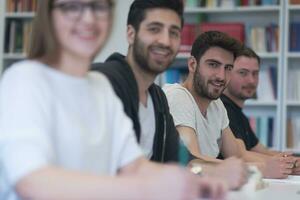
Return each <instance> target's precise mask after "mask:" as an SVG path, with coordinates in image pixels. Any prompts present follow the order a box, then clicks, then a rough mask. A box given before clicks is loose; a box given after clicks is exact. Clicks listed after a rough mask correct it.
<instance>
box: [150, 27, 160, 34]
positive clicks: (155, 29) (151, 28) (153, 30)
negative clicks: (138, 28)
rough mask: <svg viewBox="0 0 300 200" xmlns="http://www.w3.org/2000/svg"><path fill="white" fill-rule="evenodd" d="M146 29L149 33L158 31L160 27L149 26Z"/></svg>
mask: <svg viewBox="0 0 300 200" xmlns="http://www.w3.org/2000/svg"><path fill="white" fill-rule="evenodd" d="M148 30H149V31H150V32H151V33H159V31H160V28H159V27H149V28H148Z"/></svg>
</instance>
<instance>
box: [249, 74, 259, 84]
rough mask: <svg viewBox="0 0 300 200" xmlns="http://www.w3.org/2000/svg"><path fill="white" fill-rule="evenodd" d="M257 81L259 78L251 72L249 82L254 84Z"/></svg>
mask: <svg viewBox="0 0 300 200" xmlns="http://www.w3.org/2000/svg"><path fill="white" fill-rule="evenodd" d="M256 81H257V78H256V77H255V76H254V75H252V74H250V75H249V76H248V82H249V83H252V84H254V83H256Z"/></svg>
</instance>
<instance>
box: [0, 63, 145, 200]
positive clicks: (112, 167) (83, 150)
mask: <svg viewBox="0 0 300 200" xmlns="http://www.w3.org/2000/svg"><path fill="white" fill-rule="evenodd" d="M0 110H1V112H0V161H1V168H0V169H1V171H0V188H1V192H0V199H9V200H12V199H18V198H17V195H16V193H15V192H14V190H13V187H14V185H15V184H16V183H17V182H18V181H19V180H20V179H21V178H22V177H24V176H26V175H28V174H29V173H31V172H33V171H34V170H37V169H39V168H42V167H44V166H47V165H55V166H58V167H62V168H64V169H71V170H79V171H85V172H89V173H93V174H97V175H101V174H107V175H114V174H116V172H117V170H118V169H119V168H121V167H123V166H126V165H127V164H129V163H130V162H132V161H134V160H136V159H137V158H138V157H140V156H141V155H142V152H141V150H140V148H139V147H138V144H137V142H136V139H135V136H134V131H133V128H132V123H131V121H130V120H129V119H128V117H127V116H126V115H125V114H124V112H123V108H122V104H121V102H120V100H119V99H118V98H117V97H116V95H115V94H114V92H113V89H112V87H111V85H110V83H109V81H108V80H107V79H106V78H105V76H103V75H102V74H100V73H98V72H90V73H88V74H87V75H86V76H85V77H84V78H78V77H74V76H70V75H67V74H64V73H62V72H60V71H58V70H55V69H53V68H51V67H48V66H47V65H44V64H42V63H40V62H37V61H30V60H27V61H22V62H19V63H17V64H14V65H13V66H12V67H11V68H9V69H7V71H6V72H5V74H4V76H3V78H2V80H1V85H0Z"/></svg>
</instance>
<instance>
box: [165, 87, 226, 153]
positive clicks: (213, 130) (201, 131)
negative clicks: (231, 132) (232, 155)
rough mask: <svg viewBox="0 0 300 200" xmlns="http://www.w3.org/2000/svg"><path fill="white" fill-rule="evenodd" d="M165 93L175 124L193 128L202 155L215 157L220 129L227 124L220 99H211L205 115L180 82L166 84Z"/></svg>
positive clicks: (218, 150) (219, 147) (219, 142)
mask: <svg viewBox="0 0 300 200" xmlns="http://www.w3.org/2000/svg"><path fill="white" fill-rule="evenodd" d="M163 90H164V92H165V93H166V96H167V99H168V102H169V106H170V112H171V114H172V116H173V118H174V123H175V126H187V127H190V128H192V129H194V130H195V132H196V134H197V138H198V144H199V146H200V153H201V154H202V155H206V156H211V157H214V158H216V157H217V156H218V155H219V152H220V149H221V135H222V131H223V130H224V129H225V128H227V127H228V126H229V120H228V116H227V112H226V109H225V107H224V105H223V103H222V101H221V100H220V99H217V100H214V101H212V102H211V103H210V104H209V106H208V108H207V114H206V117H204V116H203V115H202V113H201V112H200V110H199V108H198V105H197V103H196V102H195V99H194V97H193V96H192V94H191V93H190V92H189V91H188V90H187V89H186V88H184V87H183V86H181V85H180V84H177V83H176V84H167V85H165V86H164V88H163Z"/></svg>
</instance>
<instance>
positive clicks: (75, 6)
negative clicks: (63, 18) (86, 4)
mask: <svg viewBox="0 0 300 200" xmlns="http://www.w3.org/2000/svg"><path fill="white" fill-rule="evenodd" d="M81 7H82V6H81V4H80V3H78V2H66V3H64V4H61V5H60V8H61V10H62V11H63V12H78V11H80V10H81Z"/></svg>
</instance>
